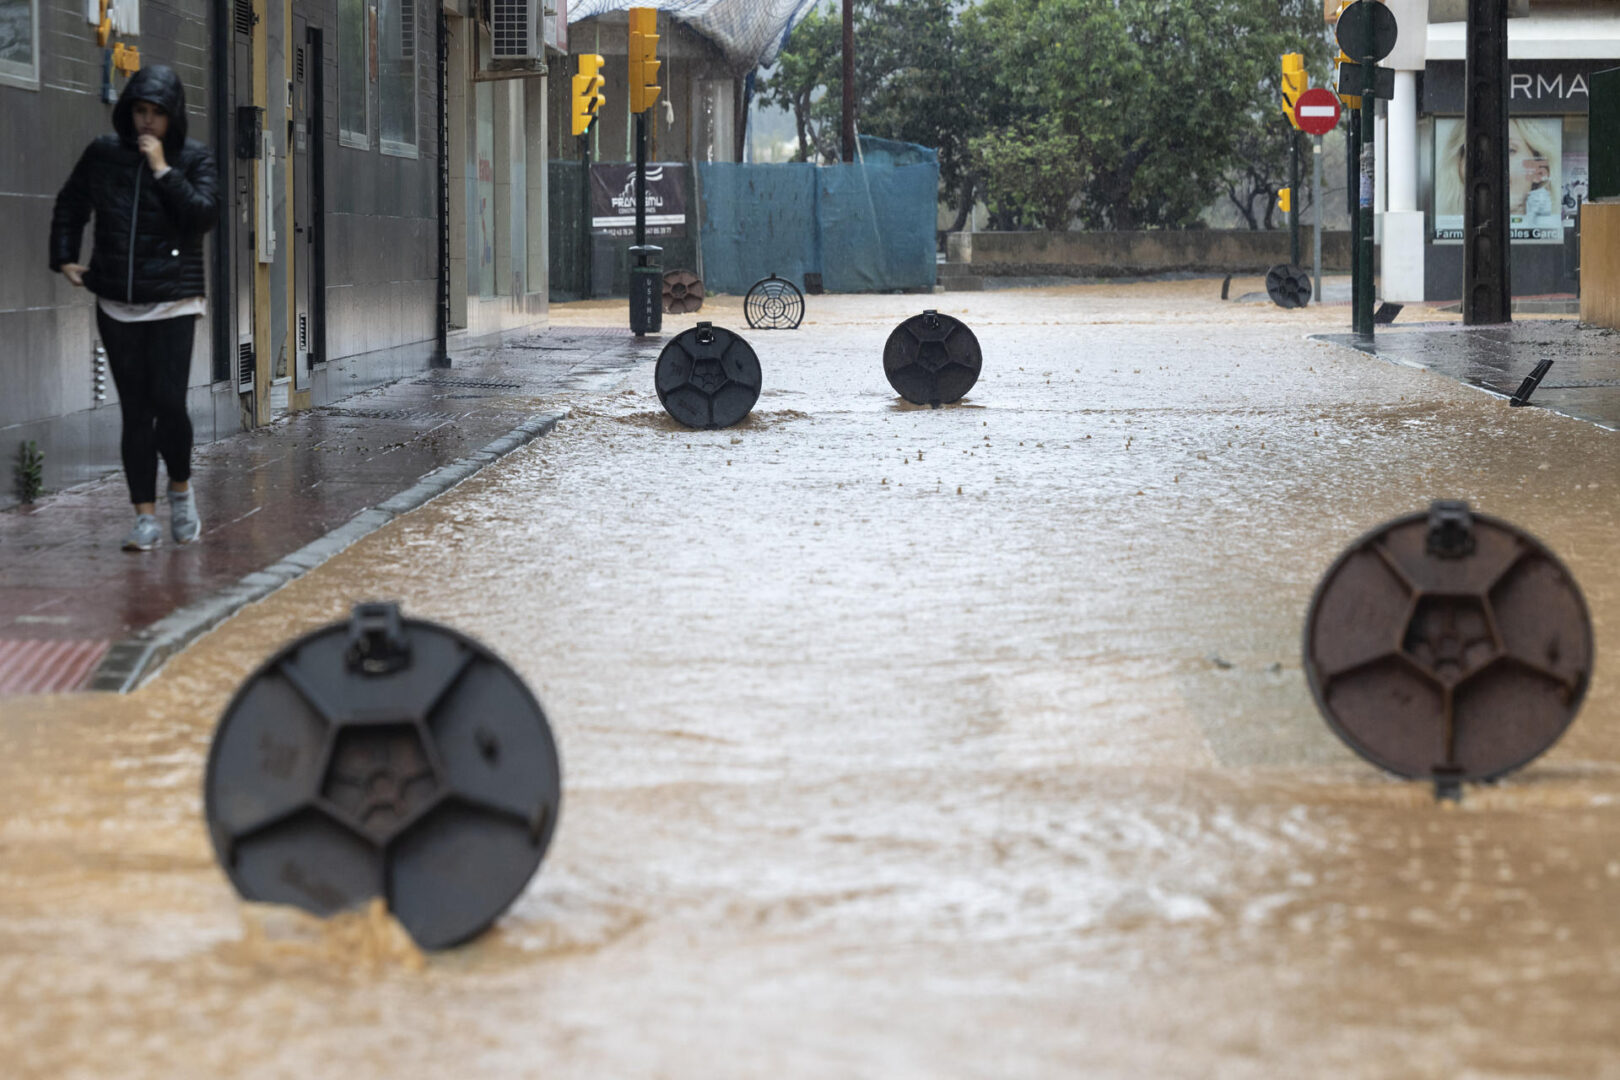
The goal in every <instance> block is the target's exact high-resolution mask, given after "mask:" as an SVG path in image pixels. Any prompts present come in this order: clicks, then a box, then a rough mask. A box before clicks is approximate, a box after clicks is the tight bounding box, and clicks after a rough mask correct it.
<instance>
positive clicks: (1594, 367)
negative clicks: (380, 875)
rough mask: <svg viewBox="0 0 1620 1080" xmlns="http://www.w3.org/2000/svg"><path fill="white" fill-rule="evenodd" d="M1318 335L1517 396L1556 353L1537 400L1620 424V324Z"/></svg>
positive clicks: (1537, 323)
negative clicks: (1371, 336) (1615, 326)
mask: <svg viewBox="0 0 1620 1080" xmlns="http://www.w3.org/2000/svg"><path fill="white" fill-rule="evenodd" d="M1313 337H1314V338H1315V339H1316V340H1318V341H1331V342H1334V343H1335V344H1339V345H1346V346H1349V347H1350V348H1353V349H1358V350H1360V351H1362V352H1367V353H1371V354H1372V355H1374V356H1379V357H1382V358H1384V359H1386V360H1390V361H1392V362H1394V363H1398V364H1403V365H1405V366H1407V367H1420V368H1427V369H1428V370H1430V371H1435V372H1438V373H1440V374H1442V375H1449V376H1450V377H1452V378H1454V379H1457V380H1459V381H1460V382H1465V383H1468V384H1469V385H1471V386H1477V387H1479V388H1480V389H1481V390H1485V391H1487V392H1489V393H1492V394H1496V395H1499V396H1501V397H1512V396H1513V394H1514V393H1515V391H1517V390H1518V388H1519V385H1520V384H1521V383H1522V382H1523V381H1524V378H1525V376H1527V375H1529V374H1530V372H1531V371H1532V370H1534V369H1535V366H1536V364H1537V363H1539V362H1540V361H1542V360H1551V361H1552V362H1553V364H1552V367H1551V368H1550V369H1549V370H1548V371H1547V374H1546V376H1545V377H1544V378H1543V379H1542V381H1541V384H1540V386H1539V387H1537V388H1536V390H1535V391H1534V393H1533V394H1532V395H1531V397H1530V404H1531V405H1532V406H1535V407H1537V408H1543V409H1549V410H1551V411H1553V412H1557V413H1562V414H1563V415H1565V416H1571V417H1574V418H1576V419H1578V420H1586V421H1589V422H1591V423H1593V424H1597V425H1598V426H1599V427H1603V428H1607V429H1608V430H1610V431H1616V430H1620V331H1615V330H1609V329H1605V328H1603V327H1595V326H1587V325H1584V324H1582V323H1580V322H1578V321H1576V320H1574V319H1539V320H1525V321H1521V322H1513V323H1508V324H1506V325H1502V326H1464V325H1463V324H1461V323H1418V324H1414V325H1411V326H1400V325H1395V326H1381V327H1379V328H1378V332H1377V334H1376V336H1375V337H1374V339H1373V341H1372V342H1371V343H1370V344H1369V343H1367V342H1365V341H1363V340H1362V339H1360V338H1358V337H1356V336H1355V335H1354V334H1317V335H1313Z"/></svg>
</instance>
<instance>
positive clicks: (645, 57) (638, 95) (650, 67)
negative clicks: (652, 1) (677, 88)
mask: <svg viewBox="0 0 1620 1080" xmlns="http://www.w3.org/2000/svg"><path fill="white" fill-rule="evenodd" d="M660 66H661V65H660V64H659V63H658V9H657V8H631V9H630V111H631V112H633V113H639V112H645V111H646V110H647V109H650V108H652V106H653V102H655V101H657V100H658V91H659V90H661V89H663V88H662V87H660V86H659V85H658V82H657V79H658V69H659V67H660Z"/></svg>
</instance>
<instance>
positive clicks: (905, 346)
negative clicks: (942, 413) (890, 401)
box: [883, 310, 984, 408]
mask: <svg viewBox="0 0 1620 1080" xmlns="http://www.w3.org/2000/svg"><path fill="white" fill-rule="evenodd" d="M983 366H984V356H983V354H982V353H981V352H980V351H979V339H978V338H976V337H974V336H973V331H972V330H969V329H968V328H967V326H966V324H964V323H962V322H961V321H960V320H957V319H953V318H951V317H950V316H949V315H941V314H940V313H939V312H937V311H932V310H930V311H925V312H923V313H922V314H921V315H913V316H912V317H911V318H909V319H907V320H906V321H905V322H903V323H901V324H900V325H899V326H897V327H895V328H894V330H893V332H892V333H890V334H889V340H888V341H887V342H886V343H885V344H884V346H883V374H884V375H885V376H887V377H888V380H889V385H890V386H892V387H894V390H895V393H897V394H899V395H900V396H901V397H903V398H905V399H906V400H907V401H909V402H911V403H912V404H913V405H932V406H934V407H935V408H938V407H939V406H941V405H949V404H950V403H951V402H953V401H959V400H961V398H962V395H964V394H966V393H967V392H968V391H969V390H971V389H973V384H974V383H976V382H978V381H979V370H980V368H982V367H983Z"/></svg>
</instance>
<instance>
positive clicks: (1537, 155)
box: [1434, 116, 1585, 244]
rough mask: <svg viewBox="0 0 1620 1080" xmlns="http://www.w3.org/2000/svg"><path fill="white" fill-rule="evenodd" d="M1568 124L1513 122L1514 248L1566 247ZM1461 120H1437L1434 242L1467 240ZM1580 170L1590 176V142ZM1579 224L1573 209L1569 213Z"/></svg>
mask: <svg viewBox="0 0 1620 1080" xmlns="http://www.w3.org/2000/svg"><path fill="white" fill-rule="evenodd" d="M1564 129H1565V120H1564V118H1563V117H1561V116H1513V117H1509V118H1508V175H1507V183H1508V239H1509V240H1510V241H1512V242H1513V243H1515V244H1562V243H1563V242H1564V228H1565V225H1566V215H1565V214H1564V212H1563V209H1562V201H1563V198H1564V195H1565V189H1566V157H1565V150H1566V148H1565V145H1564ZM1466 133H1467V127H1466V124H1465V123H1464V121H1463V118H1462V117H1460V116H1441V117H1436V118H1435V122H1434V239H1435V240H1436V241H1440V242H1447V241H1450V242H1456V243H1460V242H1461V241H1462V236H1463V191H1464V184H1463V171H1464V161H1463V143H1464V140H1465V136H1466ZM1581 148H1582V151H1583V152H1582V153H1581V155H1580V170H1581V174H1582V178H1583V180H1584V176H1585V154H1584V149H1585V140H1584V139H1583V140H1582V146H1581ZM1567 221H1568V225H1569V226H1573V225H1574V212H1573V210H1571V211H1570V213H1569V214H1568V215H1567Z"/></svg>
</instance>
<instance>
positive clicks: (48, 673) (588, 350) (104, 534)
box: [0, 326, 662, 696]
mask: <svg viewBox="0 0 1620 1080" xmlns="http://www.w3.org/2000/svg"><path fill="white" fill-rule="evenodd" d="M661 344H662V342H661V341H660V340H659V339H657V338H648V339H645V341H643V342H641V343H638V342H637V341H636V339H634V338H632V337H630V336H629V334H628V332H627V331H626V330H625V329H624V328H623V327H600V328H597V327H577V326H571V327H554V328H552V329H548V330H545V331H543V332H541V333H538V334H535V335H532V336H529V337H524V338H519V339H515V340H512V341H509V342H507V343H505V344H504V345H502V346H501V347H499V348H485V349H478V350H468V351H465V352H456V353H454V354H453V358H452V364H453V366H452V367H451V368H450V369H448V370H435V371H429V372H425V373H422V374H418V375H414V376H410V377H407V378H405V379H402V380H400V381H399V382H396V383H393V384H391V385H388V386H385V387H381V388H379V389H376V390H373V391H369V392H366V393H363V394H358V395H355V396H354V397H350V398H346V399H344V400H343V401H341V402H340V403H338V404H336V405H332V406H327V407H323V408H319V409H314V410H311V411H308V412H300V413H295V414H293V415H291V416H290V417H288V418H287V419H285V420H283V421H281V422H278V423H275V424H272V425H270V426H268V427H265V428H260V429H257V430H254V431H249V432H245V433H243V434H241V435H237V436H233V437H231V438H229V439H224V440H221V441H219V442H216V443H212V444H209V445H207V446H202V447H199V448H198V449H197V450H196V451H194V453H193V458H192V460H193V465H192V483H193V485H194V487H195V489H196V491H197V506H198V509H199V511H200V513H201V515H202V519H203V534H202V537H201V538H200V540H199V541H198V542H197V543H194V544H190V545H186V546H180V545H176V544H174V543H172V542H170V541H169V540H168V537H167V528H168V514H167V509H166V507H165V506H164V505H163V501H162V496H161V495H160V496H159V500H160V504H159V511H158V517H159V521H160V522H161V523H162V524H163V526H164V529H165V543H164V544H163V545H162V546H160V547H159V548H157V549H156V550H154V551H150V552H140V553H136V552H126V551H123V550H122V549H121V548H120V546H119V545H120V542H121V541H122V539H123V535H124V532H125V531H126V530H127V529H128V527H129V523H130V521H131V520H132V517H131V511H130V505H129V494H128V489H127V488H126V487H125V484H124V479H123V474H122V473H121V472H114V473H112V474H111V475H109V476H106V477H104V478H103V479H100V480H97V481H93V482H91V483H88V484H82V485H79V486H77V487H74V488H71V489H69V490H67V491H64V492H61V493H59V494H55V495H49V496H46V497H45V498H43V499H41V500H40V501H39V502H38V503H36V504H34V505H33V506H32V507H29V508H16V509H12V510H8V511H5V512H0V696H4V695H7V694H15V693H46V692H50V691H55V690H71V689H105V690H125V689H129V688H131V687H132V686H134V685H135V684H136V683H138V682H139V681H140V680H141V679H142V678H143V677H144V676H145V675H147V674H150V673H151V672H152V671H154V670H156V668H157V666H158V665H160V664H161V663H162V662H163V660H164V659H165V658H166V657H167V656H169V655H171V654H172V653H173V652H175V651H177V650H178V649H179V648H181V647H183V646H184V645H185V644H186V643H187V642H188V641H190V640H191V639H192V638H194V637H196V636H197V635H198V634H200V633H202V632H204V631H205V630H207V629H208V628H209V627H211V626H213V625H215V624H216V623H218V622H219V621H220V620H221V619H224V618H225V617H227V616H229V615H230V614H231V613H233V612H234V611H236V610H238V609H239V608H240V607H241V606H242V605H244V604H246V603H250V602H252V601H253V600H256V599H259V598H260V597H262V596H265V595H267V594H268V593H270V592H271V591H273V590H275V589H276V588H279V587H280V586H281V585H282V584H284V583H285V582H286V581H288V580H291V579H292V578H294V577H297V576H298V575H299V574H302V573H303V572H305V571H306V570H308V569H310V568H312V567H314V566H316V565H318V564H319V563H320V562H321V561H324V559H326V558H328V557H330V556H331V555H332V554H334V553H336V552H337V551H339V550H341V549H342V548H344V547H346V546H347V545H348V544H350V543H353V542H354V541H355V540H358V539H359V538H360V537H362V536H364V535H366V534H367V533H369V532H372V531H373V530H375V529H377V528H379V527H380V526H382V525H383V524H386V523H387V522H388V521H390V520H392V519H393V518H394V517H395V516H397V515H399V514H401V513H404V512H406V511H407V510H410V509H412V508H414V507H416V506H419V505H421V504H422V503H423V502H426V501H427V500H428V499H430V498H432V497H433V496H435V495H437V494H439V493H440V492H442V491H444V490H446V489H447V488H449V487H450V486H452V485H453V484H455V483H456V482H458V481H459V480H461V479H463V478H465V477H466V476H469V475H471V474H472V473H474V472H476V471H477V470H478V469H480V468H482V467H483V466H484V465H486V464H488V463H489V462H490V461H493V460H496V459H497V458H499V457H500V456H502V455H504V454H505V453H508V452H510V451H511V450H513V449H516V448H517V447H519V446H522V445H523V444H524V443H526V442H528V441H529V440H530V439H533V438H535V437H536V436H538V435H541V434H544V433H545V432H546V431H548V430H550V428H551V427H552V426H553V425H554V424H555V423H556V422H557V421H558V420H559V419H561V418H562V417H563V415H565V408H564V406H563V405H562V404H561V403H560V401H561V399H562V398H563V396H564V395H567V394H569V393H576V392H589V391H593V390H601V389H606V388H608V387H610V386H612V385H614V384H615V383H617V382H618V381H619V380H620V379H622V378H623V377H624V374H625V372H626V371H627V370H628V369H629V368H630V367H631V366H633V365H634V364H636V363H638V362H640V361H641V360H642V359H643V358H645V357H647V356H655V355H656V354H657V350H658V348H659V347H660V346H661ZM160 476H161V471H160Z"/></svg>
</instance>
